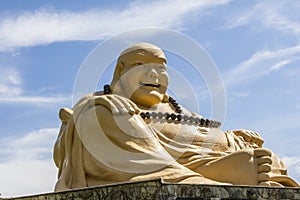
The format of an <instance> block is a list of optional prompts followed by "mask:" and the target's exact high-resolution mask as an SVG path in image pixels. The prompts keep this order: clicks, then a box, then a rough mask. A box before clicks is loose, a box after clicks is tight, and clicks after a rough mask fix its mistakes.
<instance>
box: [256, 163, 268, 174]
mask: <svg viewBox="0 0 300 200" xmlns="http://www.w3.org/2000/svg"><path fill="white" fill-rule="evenodd" d="M270 171H271V165H270V164H262V165H258V172H270Z"/></svg>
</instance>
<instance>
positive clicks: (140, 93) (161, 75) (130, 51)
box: [111, 43, 169, 107]
mask: <svg viewBox="0 0 300 200" xmlns="http://www.w3.org/2000/svg"><path fill="white" fill-rule="evenodd" d="M168 83H169V77H168V73H167V71H166V57H165V55H164V53H163V51H162V50H161V49H160V48H159V47H157V46H155V45H152V44H149V43H138V44H135V45H133V46H131V47H129V48H127V49H125V50H124V51H123V52H122V53H121V55H120V56H119V58H118V61H117V66H116V69H115V72H114V77H113V80H112V82H111V89H112V91H113V93H114V94H118V95H121V96H124V97H126V98H129V99H131V100H132V101H133V102H135V103H136V104H137V105H141V106H147V107H150V106H153V105H155V104H158V103H160V102H162V101H163V100H164V99H165V98H166V90H167V87H168Z"/></svg>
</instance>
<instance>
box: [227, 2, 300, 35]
mask: <svg viewBox="0 0 300 200" xmlns="http://www.w3.org/2000/svg"><path fill="white" fill-rule="evenodd" d="M299 9H300V6H299V4H297V3H296V2H295V1H289V0H287V1H280V2H276V3H274V2H273V1H259V2H258V3H257V4H256V5H255V6H254V7H253V9H251V10H250V11H247V12H245V11H242V12H243V13H242V14H239V15H237V16H236V17H233V20H231V21H230V23H229V24H228V28H235V27H238V26H244V25H249V24H250V23H253V24H254V25H255V26H256V28H257V25H258V24H261V25H263V26H264V27H267V28H270V29H273V30H274V29H275V30H279V31H283V32H286V33H293V34H295V35H299V34H300V24H299V19H300V15H299V12H298V10H299Z"/></svg>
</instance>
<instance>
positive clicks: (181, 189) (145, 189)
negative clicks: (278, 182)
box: [10, 180, 300, 200]
mask: <svg viewBox="0 0 300 200" xmlns="http://www.w3.org/2000/svg"><path fill="white" fill-rule="evenodd" d="M10 199H15V200H29V199H30V200H46V199H47V200H50V199H51V200H63V199H76V200H80V199H90V200H98V199H101V200H102V199H107V200H117V199H122V200H129V199H130V200H133V199H136V200H141V199H149V200H153V199H158V200H200V199H201V200H202V199H203V200H205V199H213V200H217V199H300V188H278V187H258V186H255V187H253V186H251V187H250V186H224V185H223V186H221V185H187V184H173V183H172V184H170V183H162V182H161V181H160V180H152V181H143V182H134V183H122V184H114V185H106V186H99V187H90V188H84V189H78V190H69V191H64V192H57V193H48V194H40V195H34V196H27V197H18V198H10Z"/></svg>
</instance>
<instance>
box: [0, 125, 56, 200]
mask: <svg viewBox="0 0 300 200" xmlns="http://www.w3.org/2000/svg"><path fill="white" fill-rule="evenodd" d="M57 135H58V129H57V128H48V129H40V130H37V131H32V132H30V133H28V134H26V135H25V136H23V137H19V138H16V137H10V138H6V139H2V141H1V147H0V156H1V157H0V160H1V162H0V177H1V181H0V193H1V194H2V197H9V196H20V195H29V194H36V193H44V192H51V191H53V188H54V184H55V181H56V176H57V175H56V173H57V170H56V168H55V165H54V162H53V160H52V149H53V144H54V141H55V140H56V137H57Z"/></svg>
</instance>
